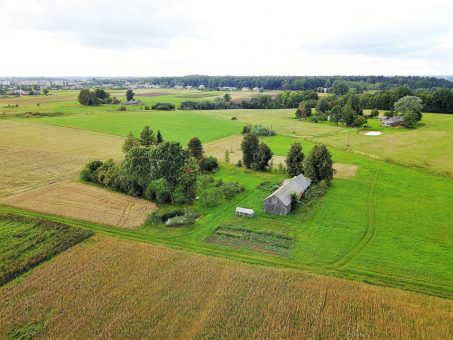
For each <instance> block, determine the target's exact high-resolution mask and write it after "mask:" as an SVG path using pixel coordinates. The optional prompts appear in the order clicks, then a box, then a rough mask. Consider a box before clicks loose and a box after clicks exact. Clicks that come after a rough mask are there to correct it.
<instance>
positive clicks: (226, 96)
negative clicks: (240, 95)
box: [223, 93, 231, 103]
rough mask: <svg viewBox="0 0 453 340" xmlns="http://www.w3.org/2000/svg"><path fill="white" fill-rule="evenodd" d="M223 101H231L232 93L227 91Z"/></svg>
mask: <svg viewBox="0 0 453 340" xmlns="http://www.w3.org/2000/svg"><path fill="white" fill-rule="evenodd" d="M223 101H224V102H225V103H229V102H230V101H231V94H229V93H225V95H224V96H223Z"/></svg>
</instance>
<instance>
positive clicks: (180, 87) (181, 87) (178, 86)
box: [173, 85, 184, 90]
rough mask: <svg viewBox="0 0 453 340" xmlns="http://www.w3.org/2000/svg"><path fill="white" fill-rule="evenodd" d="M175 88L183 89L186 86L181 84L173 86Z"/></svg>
mask: <svg viewBox="0 0 453 340" xmlns="http://www.w3.org/2000/svg"><path fill="white" fill-rule="evenodd" d="M173 88H174V89H175V90H182V89H183V88H184V86H181V85H175V86H174V87H173Z"/></svg>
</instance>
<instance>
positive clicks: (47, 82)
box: [0, 78, 264, 96]
mask: <svg viewBox="0 0 453 340" xmlns="http://www.w3.org/2000/svg"><path fill="white" fill-rule="evenodd" d="M109 80H110V82H108V81H106V80H104V79H95V78H93V79H51V78H45V79H40V78H28V79H27V78H3V79H2V78H0V95H18V96H26V95H36V94H40V93H41V92H43V91H45V90H81V89H84V88H101V89H109V90H123V89H160V88H173V89H178V90H201V91H202V90H218V91H255V92H262V91H264V89H263V88H261V87H253V88H250V87H242V88H237V87H234V86H219V87H215V88H208V87H207V86H206V85H199V86H190V85H188V86H185V85H174V86H172V85H161V84H150V83H148V82H144V81H141V80H139V79H137V80H123V79H114V81H113V79H109Z"/></svg>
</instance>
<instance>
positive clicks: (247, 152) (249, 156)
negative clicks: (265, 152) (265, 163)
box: [241, 133, 259, 168]
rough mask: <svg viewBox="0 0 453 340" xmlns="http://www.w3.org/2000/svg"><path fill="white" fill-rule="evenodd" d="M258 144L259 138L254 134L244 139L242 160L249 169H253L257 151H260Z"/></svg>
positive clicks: (248, 134) (249, 134) (247, 135)
mask: <svg viewBox="0 0 453 340" xmlns="http://www.w3.org/2000/svg"><path fill="white" fill-rule="evenodd" d="M258 144H259V140H258V137H257V136H256V135H254V134H253V133H247V134H246V135H245V136H244V139H243V140H242V143H241V149H242V160H243V161H244V165H245V166H246V167H247V168H251V167H252V164H253V161H254V157H255V151H256V150H257V149H258Z"/></svg>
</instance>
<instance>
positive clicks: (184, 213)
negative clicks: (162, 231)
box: [146, 207, 200, 227]
mask: <svg viewBox="0 0 453 340" xmlns="http://www.w3.org/2000/svg"><path fill="white" fill-rule="evenodd" d="M199 216H200V214H199V213H198V212H197V211H195V210H193V209H188V208H174V207H167V208H161V209H159V210H157V211H155V212H153V213H152V214H150V215H148V218H147V220H146V223H147V224H151V225H155V226H157V225H162V224H165V225H166V226H169V227H171V226H178V225H184V224H193V223H195V221H196V219H197V218H198V217H199Z"/></svg>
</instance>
